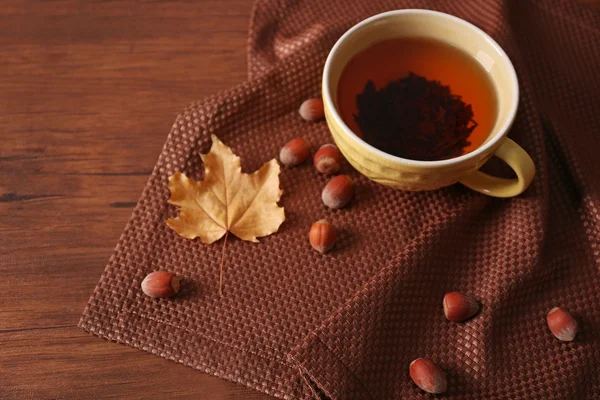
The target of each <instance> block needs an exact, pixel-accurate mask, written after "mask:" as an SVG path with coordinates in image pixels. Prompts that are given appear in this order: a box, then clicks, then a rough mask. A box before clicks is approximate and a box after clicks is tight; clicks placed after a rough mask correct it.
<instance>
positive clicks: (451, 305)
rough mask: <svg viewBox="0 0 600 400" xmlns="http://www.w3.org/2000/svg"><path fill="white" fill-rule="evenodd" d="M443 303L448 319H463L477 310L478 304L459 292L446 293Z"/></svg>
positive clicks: (469, 316)
mask: <svg viewBox="0 0 600 400" xmlns="http://www.w3.org/2000/svg"><path fill="white" fill-rule="evenodd" d="M443 304H444V314H445V315H446V318H448V319H449V320H450V321H456V322H461V321H465V320H467V319H469V318H471V317H472V316H473V315H475V314H477V311H479V304H477V302H476V301H475V300H473V299H472V298H470V297H468V296H465V295H464V294H462V293H460V292H450V293H446V295H445V296H444V302H443Z"/></svg>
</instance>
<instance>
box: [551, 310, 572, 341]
mask: <svg viewBox="0 0 600 400" xmlns="http://www.w3.org/2000/svg"><path fill="white" fill-rule="evenodd" d="M546 322H548V328H550V331H551V332H552V334H553V335H554V336H555V337H556V338H557V339H558V340H562V341H563V342H570V341H572V340H573V339H575V335H577V321H576V320H575V318H573V316H572V315H571V313H570V312H568V311H567V310H565V309H563V308H560V307H554V308H553V309H552V310H550V312H549V313H548V315H547V316H546Z"/></svg>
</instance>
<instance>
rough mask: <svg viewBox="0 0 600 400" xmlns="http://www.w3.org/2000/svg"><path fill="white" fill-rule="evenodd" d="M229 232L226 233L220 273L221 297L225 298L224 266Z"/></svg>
mask: <svg viewBox="0 0 600 400" xmlns="http://www.w3.org/2000/svg"><path fill="white" fill-rule="evenodd" d="M228 236H229V231H227V232H225V240H223V253H221V268H220V273H219V296H223V264H224V263H225V248H226V246H227V237H228Z"/></svg>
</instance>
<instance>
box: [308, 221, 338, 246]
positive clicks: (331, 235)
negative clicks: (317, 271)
mask: <svg viewBox="0 0 600 400" xmlns="http://www.w3.org/2000/svg"><path fill="white" fill-rule="evenodd" d="M335 237H336V232H335V228H334V227H333V225H331V224H330V223H329V221H327V220H326V219H322V220H320V221H317V222H315V223H314V224H312V226H311V227H310V233H309V234H308V240H309V241H310V244H311V245H312V247H313V249H315V250H317V251H318V252H319V253H327V252H328V251H329V250H331V248H332V247H333V245H334V244H335Z"/></svg>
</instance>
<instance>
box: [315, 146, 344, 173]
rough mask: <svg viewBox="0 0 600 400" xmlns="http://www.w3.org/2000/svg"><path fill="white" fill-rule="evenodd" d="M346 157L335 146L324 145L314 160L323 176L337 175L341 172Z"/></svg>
mask: <svg viewBox="0 0 600 400" xmlns="http://www.w3.org/2000/svg"><path fill="white" fill-rule="evenodd" d="M343 160H344V157H342V153H341V152H340V149H338V148H337V146H336V145H335V144H324V145H323V146H321V147H320V148H319V150H317V152H316V153H315V156H314V158H313V163H314V164H315V168H316V169H317V171H319V172H320V173H322V174H335V173H336V172H338V171H339V170H340V167H341V165H342V162H343Z"/></svg>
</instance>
